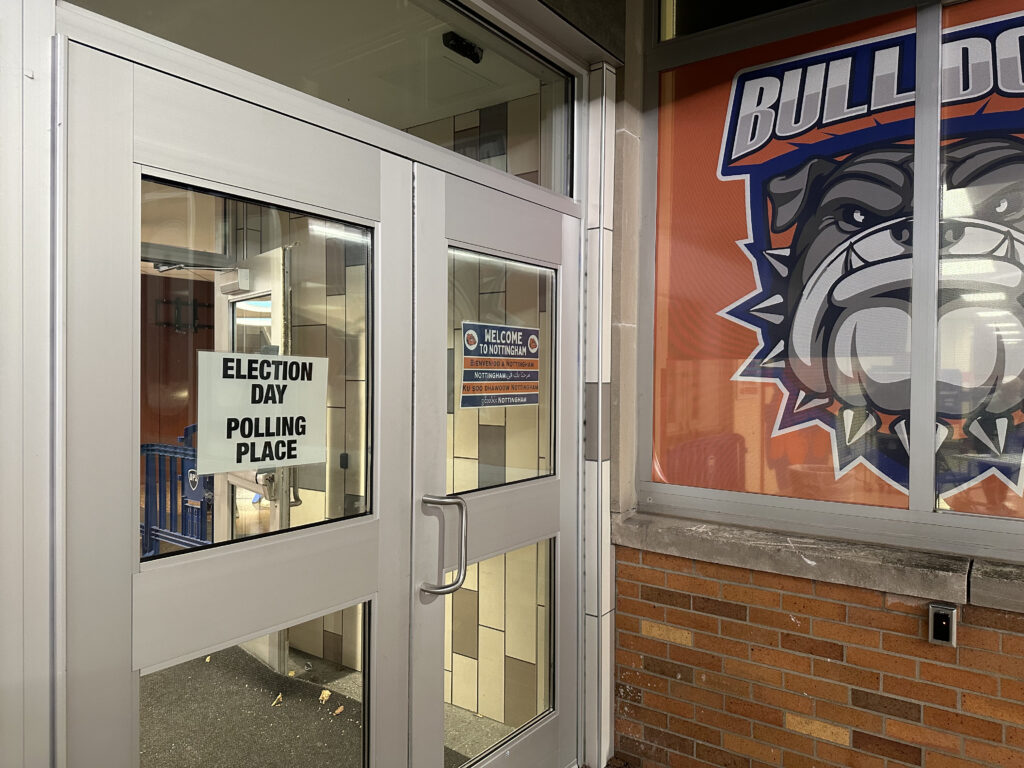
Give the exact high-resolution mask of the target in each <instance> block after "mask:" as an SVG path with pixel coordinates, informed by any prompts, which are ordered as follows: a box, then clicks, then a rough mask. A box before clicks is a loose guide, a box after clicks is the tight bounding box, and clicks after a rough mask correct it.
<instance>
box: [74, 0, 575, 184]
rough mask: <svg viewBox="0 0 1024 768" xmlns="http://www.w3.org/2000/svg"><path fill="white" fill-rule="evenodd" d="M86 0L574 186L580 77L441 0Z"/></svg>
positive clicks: (449, 143)
mask: <svg viewBox="0 0 1024 768" xmlns="http://www.w3.org/2000/svg"><path fill="white" fill-rule="evenodd" d="M77 4H78V5H81V6H82V7H84V8H87V9H89V10H91V11H95V12H97V13H100V14H103V15H104V16H109V17H110V18H113V19H116V20H117V21H120V22H122V23H124V24H128V25H129V26H132V27H136V28H138V29H141V30H144V31H146V32H149V33H150V34H153V35H156V36H157V37H161V38H163V39H165V40H170V41H171V42H173V43H177V44H179V45H182V46H184V47H186V48H190V49H192V50H194V51H198V52H199V53H203V54H206V55H207V56H211V57H213V58H215V59H219V60H220V61H224V62H226V63H228V64H231V65H233V66H236V67H240V68H241V69H244V70H247V71H249V72H253V73H255V74H257V75H261V76H262V77H266V78H269V79H270V80H274V81H275V82H278V83H281V84H283V85H286V86H288V87H290V88H294V89H296V90H298V91H301V92H303V93H307V94H309V95H310V96H315V97H316V98H318V99H323V100H324V101H328V102H330V103H332V104H337V105H338V106H341V107H344V108H345V109H350V110H352V111H354V112H358V113H359V114H361V115H365V116H367V117H369V118H371V119H372V120H376V121H378V122H381V123H384V124H385V125H389V126H392V127H393V128H398V129H399V130H402V131H407V132H408V133H411V134H413V135H415V136H418V137H419V138H421V139H424V140H426V141H429V142H430V143H432V144H436V145H439V146H442V147H444V148H445V149H449V150H453V151H455V152H458V153H459V154H461V155H464V156H466V157H470V158H472V159H473V160H478V161H480V162H482V163H485V164H487V165H490V166H492V167H494V168H498V169H499V170H501V171H505V172H506V173H510V174H512V175H514V176H518V177H520V178H522V179H526V180H527V181H530V182H533V183H534V184H540V185H542V186H544V187H546V188H548V189H552V190H554V191H556V192H560V193H562V194H567V193H568V192H569V190H570V168H571V165H572V163H571V162H570V158H571V152H570V146H571V144H570V137H571V135H572V133H571V120H572V79H571V78H570V77H569V76H568V75H567V74H566V73H565V72H563V71H561V70H559V69H558V68H557V67H554V66H553V65H551V64H550V63H548V62H547V61H545V60H543V59H541V58H540V57H538V56H537V55H535V54H533V53H531V52H529V51H527V50H526V49H525V48H523V47H522V46H521V45H519V44H518V43H516V42H514V41H512V40H510V39H508V38H507V37H506V36H504V35H503V34H501V33H499V32H497V31H493V30H492V29H491V28H489V27H487V26H484V25H483V24H481V23H480V22H478V21H477V20H475V19H473V18H470V17H469V16H467V15H465V14H464V13H462V12H460V11H459V10H458V9H457V8H455V7H453V5H452V4H449V3H447V2H442V1H441V0H415V1H414V2H408V0H346V2H343V3H340V2H328V1H327V0H318V1H317V2H312V3H302V4H300V5H299V6H295V5H292V4H289V3H272V2H263V3H252V2H242V3H210V2H208V1H207V0H180V2H176V3H156V2H151V1H150V2H139V1H138V0H79V2H77Z"/></svg>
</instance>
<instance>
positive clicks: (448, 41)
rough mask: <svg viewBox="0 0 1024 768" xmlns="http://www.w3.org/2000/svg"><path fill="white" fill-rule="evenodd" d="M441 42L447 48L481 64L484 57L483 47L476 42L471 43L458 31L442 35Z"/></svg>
mask: <svg viewBox="0 0 1024 768" xmlns="http://www.w3.org/2000/svg"><path fill="white" fill-rule="evenodd" d="M441 42H442V43H443V44H444V47H445V48H447V49H448V50H450V51H454V52H455V53H457V54H459V56H462V57H463V58H466V59H469V60H470V61H472V62H473V63H474V64H479V63H480V61H481V59H483V57H484V49H483V48H481V47H480V46H479V45H477V44H476V43H471V42H470V41H469V40H467V39H466V38H464V37H463V36H462V35H460V34H458V33H457V32H445V33H444V34H443V35H441Z"/></svg>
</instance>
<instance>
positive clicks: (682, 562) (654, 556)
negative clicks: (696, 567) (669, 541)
mask: <svg viewBox="0 0 1024 768" xmlns="http://www.w3.org/2000/svg"><path fill="white" fill-rule="evenodd" d="M643 561H644V565H647V566H650V567H651V568H660V569H662V570H663V571H674V572H676V573H687V572H689V571H692V570H693V560H691V559H690V558H688V557H677V556H676V555H663V554H662V553H661V552H650V551H647V550H645V551H644V553H643Z"/></svg>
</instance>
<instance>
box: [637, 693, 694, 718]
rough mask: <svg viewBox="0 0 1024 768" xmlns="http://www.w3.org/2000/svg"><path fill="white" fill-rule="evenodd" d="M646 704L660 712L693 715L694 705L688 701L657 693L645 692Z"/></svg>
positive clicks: (680, 715)
mask: <svg viewBox="0 0 1024 768" xmlns="http://www.w3.org/2000/svg"><path fill="white" fill-rule="evenodd" d="M644 704H646V705H647V706H648V707H651V708H652V709H656V710H657V711H659V712H662V713H667V714H670V715H676V716H677V717H688V718H692V717H693V712H694V706H693V704H691V703H690V702H688V701H679V700H677V699H672V698H669V697H668V696H659V695H658V694H656V693H647V694H644Z"/></svg>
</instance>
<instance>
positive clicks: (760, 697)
mask: <svg viewBox="0 0 1024 768" xmlns="http://www.w3.org/2000/svg"><path fill="white" fill-rule="evenodd" d="M754 700H755V701H759V702H761V703H763V704H768V705H769V706H772V707H779V708H781V709H785V710H789V711H790V712H799V713H801V714H804V715H810V714H812V713H813V711H814V701H813V699H811V698H810V697H809V696H801V695H800V694H798V693H789V692H788V691H780V690H777V689H775V688H767V687H765V686H763V685H755V686H754Z"/></svg>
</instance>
